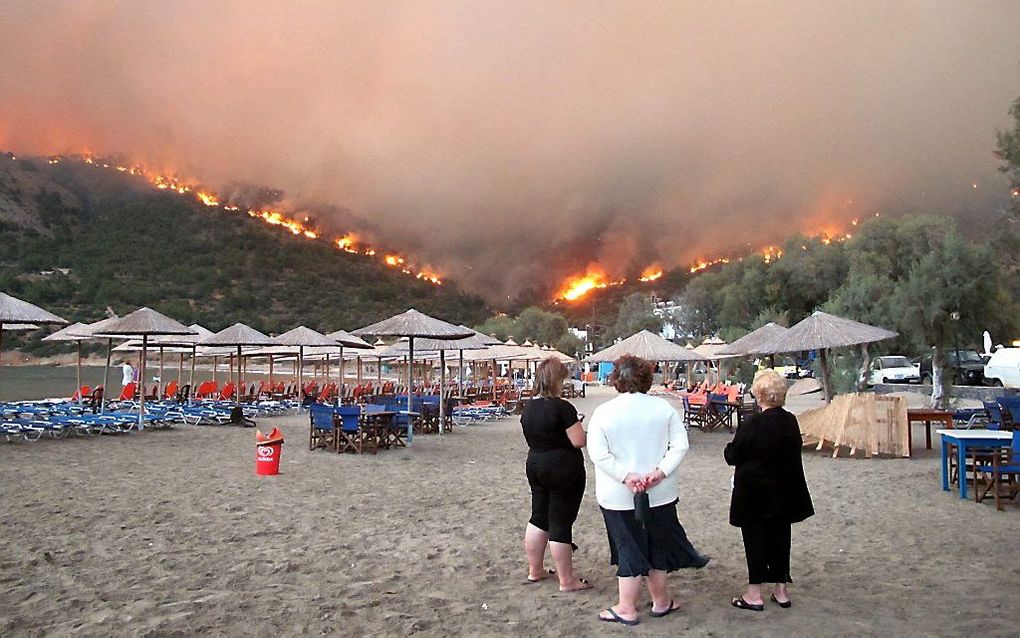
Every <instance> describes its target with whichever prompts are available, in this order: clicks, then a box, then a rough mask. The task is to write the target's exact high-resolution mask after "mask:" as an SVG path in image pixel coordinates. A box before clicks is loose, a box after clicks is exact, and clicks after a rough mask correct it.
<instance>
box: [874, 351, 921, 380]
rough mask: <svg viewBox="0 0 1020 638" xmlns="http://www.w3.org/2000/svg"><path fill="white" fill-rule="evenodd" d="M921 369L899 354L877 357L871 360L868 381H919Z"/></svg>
mask: <svg viewBox="0 0 1020 638" xmlns="http://www.w3.org/2000/svg"><path fill="white" fill-rule="evenodd" d="M920 382H921V371H920V370H918V367H917V366H916V365H915V364H913V363H911V362H910V359H908V358H906V357H904V356H900V355H890V356H885V357H878V358H877V359H875V360H874V361H872V362H871V373H870V375H869V377H868V383H869V384H871V385H875V384H876V383H920Z"/></svg>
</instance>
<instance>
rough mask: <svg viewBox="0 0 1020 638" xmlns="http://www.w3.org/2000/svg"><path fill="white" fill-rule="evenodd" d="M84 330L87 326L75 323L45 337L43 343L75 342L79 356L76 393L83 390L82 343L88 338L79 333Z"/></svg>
mask: <svg viewBox="0 0 1020 638" xmlns="http://www.w3.org/2000/svg"><path fill="white" fill-rule="evenodd" d="M84 328H85V324H83V323H81V322H80V321H75V322H74V323H72V324H71V325H69V326H67V327H65V328H61V329H60V330H57V331H56V332H54V333H53V334H51V335H48V336H46V337H43V341H58V342H71V341H73V342H74V344H75V348H76V350H77V354H78V359H77V363H76V365H75V378H76V379H77V385H75V386H74V391H75V393H77V392H78V391H79V390H81V342H82V341H84V340H86V339H88V337H84V336H82V335H80V334H77V333H79V332H81V331H82V330H83V329H84ZM83 398H84V397H79V399H83Z"/></svg>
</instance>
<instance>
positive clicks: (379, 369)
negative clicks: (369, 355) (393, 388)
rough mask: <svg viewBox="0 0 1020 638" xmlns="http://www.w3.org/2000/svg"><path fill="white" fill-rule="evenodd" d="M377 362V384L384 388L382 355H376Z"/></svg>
mask: <svg viewBox="0 0 1020 638" xmlns="http://www.w3.org/2000/svg"><path fill="white" fill-rule="evenodd" d="M376 359H377V361H376V363H375V384H376V385H377V386H379V387H380V388H382V357H376Z"/></svg>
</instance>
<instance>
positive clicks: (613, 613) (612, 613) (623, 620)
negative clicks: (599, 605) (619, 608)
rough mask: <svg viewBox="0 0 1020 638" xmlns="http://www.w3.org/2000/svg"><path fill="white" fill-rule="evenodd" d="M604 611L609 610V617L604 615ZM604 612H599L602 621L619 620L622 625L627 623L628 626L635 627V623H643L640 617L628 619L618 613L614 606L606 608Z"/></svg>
mask: <svg viewBox="0 0 1020 638" xmlns="http://www.w3.org/2000/svg"><path fill="white" fill-rule="evenodd" d="M604 612H609V617H608V618H607V617H605V616H603V615H602V613H604ZM604 612H600V613H599V620H601V621H602V622H618V623H620V624H621V625H627V626H628V627H633V626H634V625H640V624H641V620H640V619H638V618H635V619H634V620H627V619H626V618H624V617H623V616H621V615H620V614H618V613H616V610H615V609H613V608H612V607H610V608H608V609H606V610H604Z"/></svg>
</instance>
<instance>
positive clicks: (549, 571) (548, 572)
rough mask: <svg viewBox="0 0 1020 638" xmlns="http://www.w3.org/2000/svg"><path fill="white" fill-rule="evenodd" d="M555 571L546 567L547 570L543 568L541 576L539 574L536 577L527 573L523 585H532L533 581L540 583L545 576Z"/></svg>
mask: <svg viewBox="0 0 1020 638" xmlns="http://www.w3.org/2000/svg"><path fill="white" fill-rule="evenodd" d="M555 573H556V570H555V569H547V570H545V573H544V574H542V575H541V576H539V577H538V578H532V577H531V575H530V574H529V575H528V580H527V581H526V582H525V583H524V584H525V585H534V584H535V583H540V582H542V581H543V580H545V577H546V576H549V575H552V574H555Z"/></svg>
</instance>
